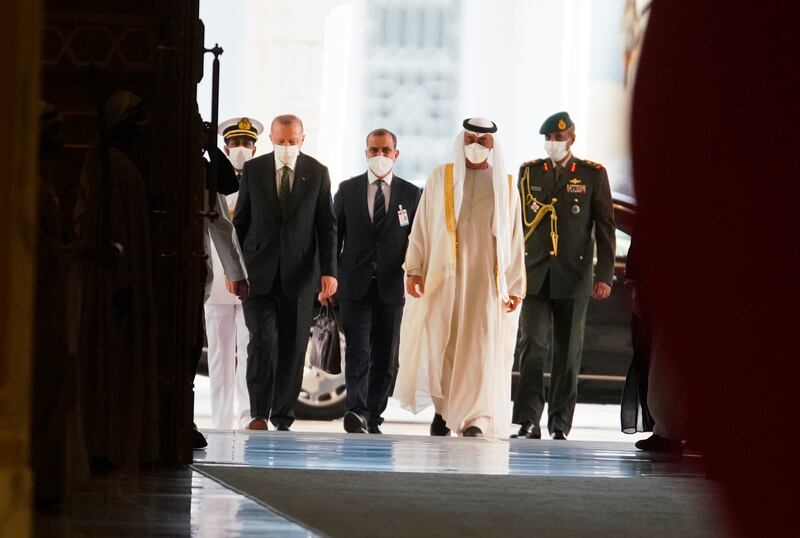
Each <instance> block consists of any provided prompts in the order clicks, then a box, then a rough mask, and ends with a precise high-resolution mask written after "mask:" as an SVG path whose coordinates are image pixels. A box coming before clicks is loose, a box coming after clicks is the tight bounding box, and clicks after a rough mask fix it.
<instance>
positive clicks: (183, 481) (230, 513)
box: [34, 468, 316, 538]
mask: <svg viewBox="0 0 800 538" xmlns="http://www.w3.org/2000/svg"><path fill="white" fill-rule="evenodd" d="M34 534H35V536H42V537H48V538H50V537H73V536H104V537H105V536H109V537H110V536H115V537H116V536H197V537H219V536H225V537H256V536H286V537H290V538H306V537H311V536H316V534H314V533H312V532H310V531H309V530H307V529H305V528H303V527H301V526H300V525H298V524H296V523H294V522H292V521H290V520H288V519H286V518H284V517H283V516H281V515H280V514H277V513H275V512H273V511H271V510H269V509H268V508H266V507H264V506H262V505H260V504H258V503H256V502H255V501H252V500H251V499H249V498H248V497H245V496H244V495H241V494H239V493H237V492H235V491H231V490H230V489H228V488H226V487H224V486H222V485H220V484H218V483H217V482H215V481H214V480H211V479H210V478H207V477H206V476H205V475H203V474H201V473H199V472H197V471H194V470H191V469H187V468H183V469H175V470H153V471H149V472H146V473H144V474H141V475H124V474H120V475H109V476H103V477H94V478H92V479H91V480H90V481H89V482H88V483H87V484H86V485H85V487H84V488H82V490H81V491H80V492H78V493H76V494H75V495H73V497H72V498H71V499H70V500H69V501H68V502H67V503H65V504H64V505H63V506H61V507H59V508H58V509H56V510H49V511H40V512H38V513H37V514H36V518H35V521H34Z"/></svg>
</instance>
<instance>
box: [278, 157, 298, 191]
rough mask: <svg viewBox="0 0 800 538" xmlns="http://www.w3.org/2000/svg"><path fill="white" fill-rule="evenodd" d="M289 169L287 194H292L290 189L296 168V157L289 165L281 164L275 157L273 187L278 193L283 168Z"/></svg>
mask: <svg viewBox="0 0 800 538" xmlns="http://www.w3.org/2000/svg"><path fill="white" fill-rule="evenodd" d="M284 166H288V167H289V192H292V187H293V186H294V168H295V166H297V157H295V158H294V159H293V160H292V161H291V162H290V163H289V164H283V162H281V160H280V159H278V156H277V155H275V187H277V189H278V193H280V192H281V177H282V176H283V167H284Z"/></svg>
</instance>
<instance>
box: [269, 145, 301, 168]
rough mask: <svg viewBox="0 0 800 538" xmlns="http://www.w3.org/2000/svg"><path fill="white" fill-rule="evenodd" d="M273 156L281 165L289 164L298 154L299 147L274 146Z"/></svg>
mask: <svg viewBox="0 0 800 538" xmlns="http://www.w3.org/2000/svg"><path fill="white" fill-rule="evenodd" d="M274 147H275V155H276V156H277V157H278V160H279V161H280V162H282V163H283V164H291V163H292V161H294V160H295V159H296V158H297V156H298V155H299V154H300V146H274Z"/></svg>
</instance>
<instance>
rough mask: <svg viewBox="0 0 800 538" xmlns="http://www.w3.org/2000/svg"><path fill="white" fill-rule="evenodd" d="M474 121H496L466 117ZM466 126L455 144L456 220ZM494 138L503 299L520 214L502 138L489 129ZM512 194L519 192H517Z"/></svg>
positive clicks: (488, 123) (494, 230)
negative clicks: (515, 209) (516, 211)
mask: <svg viewBox="0 0 800 538" xmlns="http://www.w3.org/2000/svg"><path fill="white" fill-rule="evenodd" d="M467 123H468V124H469V125H474V126H476V127H484V128H491V127H494V126H495V125H494V123H493V122H491V121H489V120H487V119H486V118H477V117H476V118H470V119H469V120H467V121H465V124H467ZM469 132H471V133H472V134H475V135H477V136H481V135H483V134H486V133H479V132H476V131H469ZM466 133H467V130H466V129H464V130H462V131H461V132H459V133H458V135H457V136H456V139H455V142H454V144H453V165H454V166H453V182H454V183H455V185H454V186H455V189H454V198H455V200H454V205H455V214H456V222H458V216H459V213H460V212H461V200H462V198H463V196H464V175H465V174H466V168H467V167H466V163H465V160H466V154H465V153H464V135H465V134H466ZM490 134H491V135H492V138H493V139H494V145H493V146H492V150H491V151H490V152H489V165H490V166H491V167H492V184H493V185H494V215H493V217H492V233H493V234H494V237H495V248H496V250H497V292H498V294H499V296H500V298H501V299H502V300H503V301H504V302H508V300H509V297H508V282H506V270H507V269H508V265H509V263H510V256H509V248H510V247H511V231H512V229H513V226H512V220H511V219H514V218H519V217H518V216H517V215H514V214H512V213H513V211H512V209H511V208H513V207H514V205H513V204H512V203H511V195H512V189H511V188H510V185H509V179H508V173H507V172H506V165H505V161H504V160H503V152H502V150H501V148H500V141H499V140H498V138H497V133H496V132H494V133H490ZM513 194H516V192H514V193H513Z"/></svg>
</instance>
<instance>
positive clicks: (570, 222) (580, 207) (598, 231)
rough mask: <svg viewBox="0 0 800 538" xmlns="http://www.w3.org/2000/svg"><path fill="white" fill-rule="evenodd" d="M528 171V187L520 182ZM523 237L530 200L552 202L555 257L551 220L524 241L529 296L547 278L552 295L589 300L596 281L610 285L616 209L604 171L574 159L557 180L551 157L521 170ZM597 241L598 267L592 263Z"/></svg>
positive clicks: (530, 214) (529, 216)
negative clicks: (555, 218)
mask: <svg viewBox="0 0 800 538" xmlns="http://www.w3.org/2000/svg"><path fill="white" fill-rule="evenodd" d="M526 169H527V173H528V177H529V178H530V184H529V185H528V184H526V182H524V181H522V178H523V177H524V176H525V172H526ZM519 187H520V196H521V197H522V211H523V214H524V215H523V217H524V220H523V225H524V230H525V233H526V234H527V233H528V232H529V228H528V226H527V225H525V224H524V223H525V220H527V221H528V222H531V221H532V220H533V218H534V216H535V214H536V213H535V212H534V211H533V209H532V207H531V206H533V205H534V203H533V199H536V200H537V203H539V204H540V205H541V204H550V203H553V202H552V200H553V199H554V198H555V200H556V201H555V202H554V205H555V208H556V214H557V216H558V255H557V256H551V255H550V251H551V250H552V249H553V246H552V241H551V238H550V216H549V215H547V216H545V217H544V219H543V220H542V221H541V222H540V224H539V225H538V227H537V228H536V230H535V231H534V232H533V233H532V234H531V235H530V236H529V237H528V240H527V241H526V242H525V266H526V268H527V273H528V294H529V295H537V294H539V293H540V291H541V288H542V284H543V283H544V279H545V277H546V276H547V275H548V273H549V275H550V290H549V292H550V297H552V298H553V299H568V298H575V297H588V296H590V295H591V294H592V289H593V287H594V282H595V281H601V282H605V283H607V284H609V285H610V284H611V281H612V278H613V276H614V254H615V243H616V238H615V233H616V228H615V226H614V207H613V204H612V200H611V187H610V186H609V183H608V173H607V172H606V169H605V168H603V167H602V166H601V165H599V164H597V163H593V162H591V161H586V160H582V159H576V158H575V157H572V158H571V159H570V160H569V162H567V166H566V167H565V168H564V169H563V170H562V171H561V175H560V177H559V179H558V181H557V180H556V174H555V171H554V167H553V163H552V162H551V161H550V159H539V160H537V161H532V162H528V163H525V164H523V165H522V167H520V184H519ZM595 240H596V243H597V265H596V266H595V265H594V253H595Z"/></svg>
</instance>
